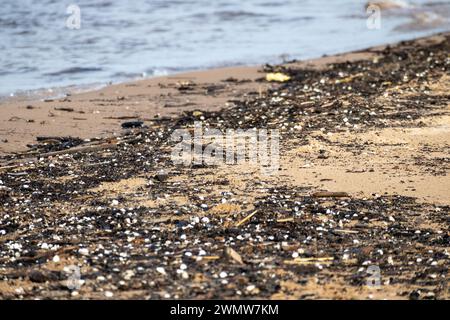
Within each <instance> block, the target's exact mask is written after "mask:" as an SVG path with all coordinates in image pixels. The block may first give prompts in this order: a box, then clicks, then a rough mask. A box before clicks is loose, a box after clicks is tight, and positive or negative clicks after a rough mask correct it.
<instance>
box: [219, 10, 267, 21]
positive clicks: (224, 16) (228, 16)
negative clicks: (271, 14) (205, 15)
mask: <svg viewBox="0 0 450 320" xmlns="http://www.w3.org/2000/svg"><path fill="white" fill-rule="evenodd" d="M214 14H215V15H216V16H217V17H219V18H220V19H221V20H224V21H230V20H238V19H245V18H260V17H267V15H265V14H262V13H256V12H249V11H242V10H236V11H234V10H233V11H232V10H224V11H216V12H215V13H214Z"/></svg>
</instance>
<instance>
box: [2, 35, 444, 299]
mask: <svg viewBox="0 0 450 320" xmlns="http://www.w3.org/2000/svg"><path fill="white" fill-rule="evenodd" d="M449 40H450V34H441V35H437V36H433V37H428V38H424V39H419V40H416V41H408V42H403V43H400V44H397V45H391V46H383V47H377V48H371V49H368V50H363V51H360V52H354V53H349V54H345V55H340V56H334V57H326V58H321V59H317V60H314V61H309V62H292V63H288V64H286V65H282V66H265V67H260V68H231V69H221V70H216V71H207V72H200V73H192V74H189V75H178V76H176V77H166V78H159V79H151V80H144V81H138V82H133V83H128V84H121V85H117V86H110V87H107V88H104V89H102V90H99V91H96V92H89V93H85V94H80V95H73V96H70V97H67V98H65V99H58V100H55V101H50V102H27V103H26V104H25V103H23V102H18V101H15V102H9V103H6V104H4V106H2V107H5V108H6V109H5V110H8V112H9V114H8V115H7V116H5V115H3V114H2V121H3V123H5V125H6V123H7V125H9V126H10V127H8V130H9V131H8V132H9V133H7V134H6V135H5V138H6V139H8V141H9V140H10V141H15V142H16V144H14V143H10V142H7V143H4V144H3V152H4V153H5V154H4V155H3V156H2V162H1V164H0V182H1V184H0V186H1V189H0V199H1V201H2V205H1V206H0V213H1V214H0V232H1V233H0V277H1V279H2V280H0V297H1V298H15V299H18V298H55V299H59V298H63V299H67V298H69V299H79V298H86V299H103V298H118V299H126V298H147V299H148V298H150V299H167V298H170V299H178V298H186V299H216V298H224V299H240V298H262V299H448V298H449V289H448V279H449V278H448V267H449V265H450V263H449V250H450V241H449V237H450V234H449V231H448V230H449V213H450V191H449V190H450V179H449V178H448V173H449V169H450V165H449V159H450V158H449V153H448V150H449V146H450V99H449V98H450V97H449V92H450V90H449V89H450V77H449V73H448V67H449V61H450V60H449V59H450V57H449V55H448V52H450V47H449V43H450V41H449ZM267 72H282V73H283V74H286V75H289V76H290V80H289V81H287V82H284V83H268V82H267V81H265V80H264V77H265V74H266V73H267ZM248 80H249V81H248ZM64 100H65V101H64ZM69 100H70V101H69ZM27 105H31V106H33V108H27ZM61 107H64V108H73V111H62V110H59V111H58V110H55V108H61ZM224 107H225V108H224ZM127 108H128V109H127ZM80 111H83V112H84V113H80ZM97 111H98V112H97ZM52 114H53V115H52ZM156 114H159V116H158V117H156V118H155V115H156ZM13 116H16V117H17V118H21V119H19V120H16V121H9V120H10V118H11V117H13ZM78 117H80V118H85V119H86V120H74V118H78ZM124 117H125V118H124ZM119 118H120V119H119ZM23 119H25V120H30V119H34V120H35V122H34V123H33V122H31V123H30V122H25V121H24V120H23ZM132 119H141V120H143V122H144V125H146V127H142V128H133V129H127V130H124V129H121V127H120V126H121V124H122V123H123V122H124V121H130V120H132ZM53 120H55V121H53ZM41 121H45V123H43V124H42V125H37V124H39V123H40V122H41ZM78 121H79V122H78ZM194 121H202V123H203V124H204V126H205V127H211V128H219V129H222V130H223V129H225V128H235V129H237V128H243V129H247V128H254V127H256V128H269V129H278V130H280V132H281V141H280V169H279V171H278V172H277V173H276V174H273V175H263V174H262V173H261V170H260V167H259V166H258V165H253V164H249V163H244V164H239V165H225V164H220V165H217V166H213V167H211V166H206V165H191V166H180V165H174V164H173V163H172V161H171V159H170V152H171V150H172V148H173V146H174V142H173V141H170V135H171V133H172V132H173V130H174V129H176V128H184V129H188V130H192V129H193V125H194ZM10 122H15V123H16V125H15V126H14V125H13V124H11V123H10ZM3 123H2V125H3ZM62 123H64V124H66V128H65V129H62V128H61V126H60V125H61V124H62ZM3 128H4V127H2V129H3ZM21 130H22V132H27V135H25V136H21V135H20V132H21ZM41 135H45V136H47V138H46V139H45V138H44V139H40V141H39V142H36V136H41ZM51 136H54V137H51ZM61 136H65V137H68V136H72V137H79V138H82V139H89V141H83V140H82V139H75V138H66V139H62V138H61ZM95 136H98V137H99V138H98V139H93V138H94V137H95ZM25 144H35V145H34V147H33V148H32V149H30V150H25V149H24V147H23V146H24V145H25ZM19 150H20V151H21V152H18V153H16V154H6V153H10V152H12V151H19ZM230 248H231V249H232V250H231V249H230ZM68 266H77V267H79V268H80V276H81V279H82V280H83V282H82V283H80V284H82V285H81V286H79V287H77V288H73V286H70V283H68V280H73V277H71V275H70V273H68V270H67V267H68ZM369 267H372V268H373V267H376V268H379V269H378V270H379V271H380V277H379V278H377V279H378V280H379V283H378V284H377V285H375V286H368V281H369V280H370V279H373V278H370V276H371V275H372V274H371V273H368V270H373V269H369ZM65 268H66V269H65ZM72 284H73V283H72Z"/></svg>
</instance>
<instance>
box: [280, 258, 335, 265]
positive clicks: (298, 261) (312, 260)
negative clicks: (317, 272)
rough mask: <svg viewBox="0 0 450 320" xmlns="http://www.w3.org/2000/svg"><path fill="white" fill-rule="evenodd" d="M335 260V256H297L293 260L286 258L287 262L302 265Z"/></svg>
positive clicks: (327, 262)
mask: <svg viewBox="0 0 450 320" xmlns="http://www.w3.org/2000/svg"><path fill="white" fill-rule="evenodd" d="M333 260H334V258H333V257H322V258H295V259H293V260H284V263H285V264H290V265H301V264H316V263H321V264H330V263H332V262H333Z"/></svg>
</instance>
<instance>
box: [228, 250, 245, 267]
mask: <svg viewBox="0 0 450 320" xmlns="http://www.w3.org/2000/svg"><path fill="white" fill-rule="evenodd" d="M225 256H226V257H227V258H228V259H229V260H230V261H232V262H234V263H237V264H244V261H243V260H242V257H241V255H240V254H239V253H237V252H236V251H235V250H234V249H233V248H231V247H226V248H225Z"/></svg>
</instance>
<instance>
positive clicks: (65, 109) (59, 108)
mask: <svg viewBox="0 0 450 320" xmlns="http://www.w3.org/2000/svg"><path fill="white" fill-rule="evenodd" d="M53 109H54V110H56V111H65V112H74V111H75V109H74V108H68V107H55V108H53Z"/></svg>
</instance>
